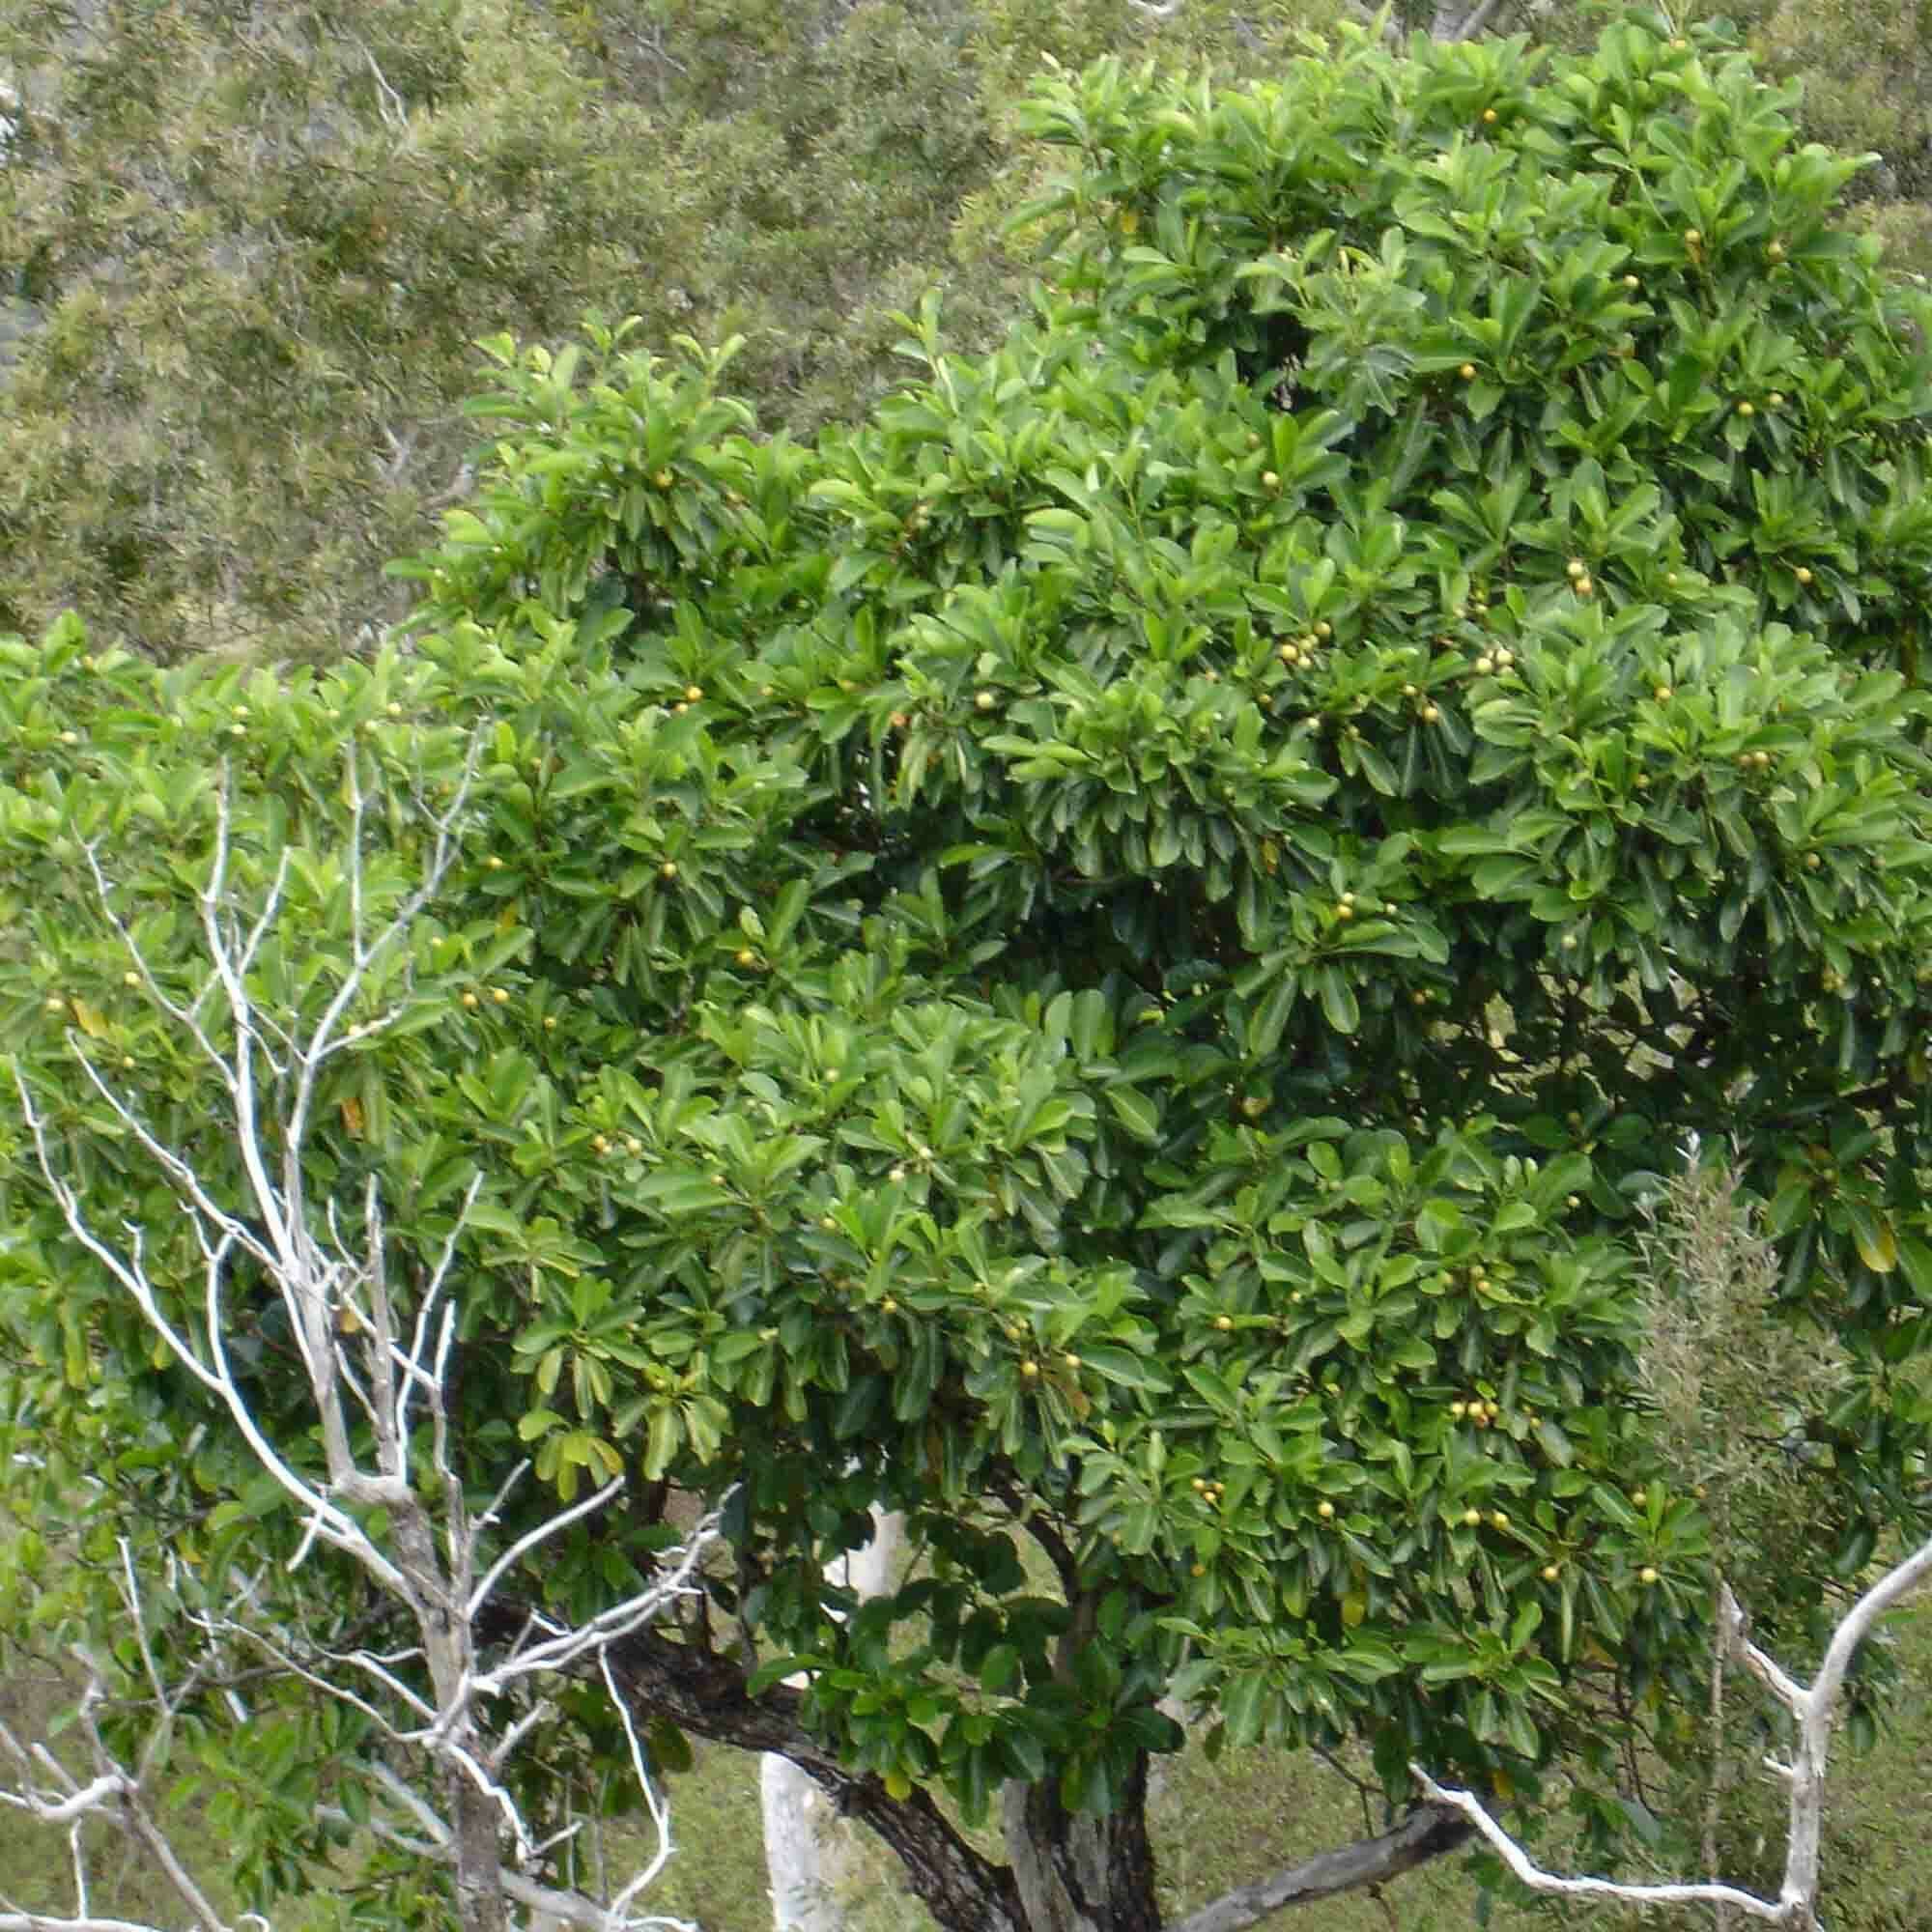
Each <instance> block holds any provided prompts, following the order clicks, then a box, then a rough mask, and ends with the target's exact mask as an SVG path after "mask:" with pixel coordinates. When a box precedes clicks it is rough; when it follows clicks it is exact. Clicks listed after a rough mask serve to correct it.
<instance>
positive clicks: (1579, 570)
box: [1563, 556, 1590, 581]
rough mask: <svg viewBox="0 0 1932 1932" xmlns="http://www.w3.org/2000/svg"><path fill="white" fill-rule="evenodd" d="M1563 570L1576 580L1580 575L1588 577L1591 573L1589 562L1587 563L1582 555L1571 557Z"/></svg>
mask: <svg viewBox="0 0 1932 1932" xmlns="http://www.w3.org/2000/svg"><path fill="white" fill-rule="evenodd" d="M1563 571H1564V575H1565V576H1567V577H1569V578H1571V579H1572V580H1573V581H1574V580H1575V579H1577V578H1578V577H1588V576H1589V574H1590V566H1589V565H1588V564H1587V563H1585V562H1584V561H1583V559H1582V558H1581V557H1580V556H1573V557H1572V558H1571V559H1570V561H1569V562H1568V563H1566V564H1565V565H1564V566H1563Z"/></svg>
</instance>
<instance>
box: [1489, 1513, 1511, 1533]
mask: <svg viewBox="0 0 1932 1932" xmlns="http://www.w3.org/2000/svg"><path fill="white" fill-rule="evenodd" d="M1490 1521H1491V1522H1492V1523H1493V1524H1494V1525H1495V1527H1496V1528H1497V1529H1507V1528H1508V1527H1509V1526H1510V1520H1509V1518H1508V1517H1507V1516H1506V1515H1505V1514H1504V1513H1503V1512H1502V1511H1501V1510H1492V1511H1491V1512H1490Z"/></svg>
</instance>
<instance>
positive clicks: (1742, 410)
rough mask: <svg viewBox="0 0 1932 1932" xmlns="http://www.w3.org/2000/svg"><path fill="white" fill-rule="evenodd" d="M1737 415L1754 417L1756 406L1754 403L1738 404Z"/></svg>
mask: <svg viewBox="0 0 1932 1932" xmlns="http://www.w3.org/2000/svg"><path fill="white" fill-rule="evenodd" d="M1738 413H1739V415H1741V416H1754V415H1756V414H1757V405H1756V404H1755V403H1740V404H1739V405H1738Z"/></svg>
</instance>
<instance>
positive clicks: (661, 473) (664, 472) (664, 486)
mask: <svg viewBox="0 0 1932 1932" xmlns="http://www.w3.org/2000/svg"><path fill="white" fill-rule="evenodd" d="M651 481H652V482H653V483H655V484H656V485H657V486H658V488H659V489H660V490H668V489H669V488H670V471H669V470H668V469H660V470H658V471H657V472H656V474H655V475H653V476H652V478H651Z"/></svg>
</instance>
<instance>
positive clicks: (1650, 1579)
mask: <svg viewBox="0 0 1932 1932" xmlns="http://www.w3.org/2000/svg"><path fill="white" fill-rule="evenodd" d="M1636 1579H1637V1581H1638V1582H1639V1583H1643V1584H1651V1583H1655V1582H1656V1581H1657V1572H1656V1571H1655V1570H1653V1569H1652V1568H1651V1566H1650V1565H1649V1564H1648V1563H1646V1564H1645V1565H1644V1566H1643V1568H1642V1569H1641V1570H1639V1571H1638V1572H1637V1573H1636Z"/></svg>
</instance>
